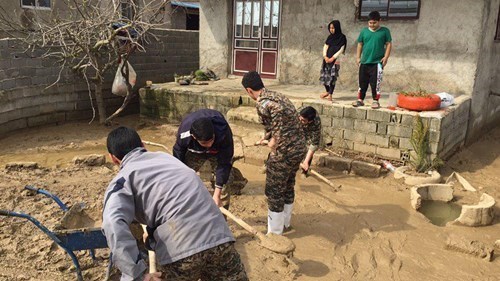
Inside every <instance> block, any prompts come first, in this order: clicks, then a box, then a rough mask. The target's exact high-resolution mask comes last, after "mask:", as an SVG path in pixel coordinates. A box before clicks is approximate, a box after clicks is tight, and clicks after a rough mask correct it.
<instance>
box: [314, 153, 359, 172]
mask: <svg viewBox="0 0 500 281" xmlns="http://www.w3.org/2000/svg"><path fill="white" fill-rule="evenodd" d="M352 161H353V160H352V159H349V158H342V157H337V156H323V157H322V160H321V163H322V164H323V166H324V167H328V168H331V169H333V170H335V171H350V170H351V163H352Z"/></svg>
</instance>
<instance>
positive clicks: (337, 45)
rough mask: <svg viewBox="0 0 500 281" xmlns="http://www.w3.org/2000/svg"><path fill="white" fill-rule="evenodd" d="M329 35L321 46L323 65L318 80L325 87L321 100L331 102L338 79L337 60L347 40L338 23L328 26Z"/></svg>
mask: <svg viewBox="0 0 500 281" xmlns="http://www.w3.org/2000/svg"><path fill="white" fill-rule="evenodd" d="M328 31H329V32H330V35H329V36H328V38H326V41H325V46H323V64H322V66H321V77H320V78H319V80H320V81H321V82H322V83H323V85H324V86H325V89H326V92H325V93H323V94H321V98H323V99H327V100H332V94H333V91H334V90H335V83H336V82H337V78H338V77H339V70H340V62H339V60H338V59H337V58H338V57H339V56H340V55H341V54H344V53H345V49H346V45H347V39H346V37H345V35H344V34H343V33H342V28H341V27H340V21H338V20H334V21H332V22H330V23H329V24H328Z"/></svg>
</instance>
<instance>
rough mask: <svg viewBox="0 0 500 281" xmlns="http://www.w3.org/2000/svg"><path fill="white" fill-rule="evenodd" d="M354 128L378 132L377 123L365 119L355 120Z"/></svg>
mask: <svg viewBox="0 0 500 281" xmlns="http://www.w3.org/2000/svg"><path fill="white" fill-rule="evenodd" d="M354 129H355V130H358V131H362V132H366V133H376V132H377V123H375V122H371V121H364V120H354Z"/></svg>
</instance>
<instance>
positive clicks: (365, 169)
mask: <svg viewBox="0 0 500 281" xmlns="http://www.w3.org/2000/svg"><path fill="white" fill-rule="evenodd" d="M380 169H381V167H380V165H375V164H370V163H366V162H362V161H353V162H352V164H351V171H352V172H353V173H354V174H356V175H358V176H362V177H368V178H377V177H379V176H380Z"/></svg>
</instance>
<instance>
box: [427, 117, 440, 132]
mask: <svg viewBox="0 0 500 281" xmlns="http://www.w3.org/2000/svg"><path fill="white" fill-rule="evenodd" d="M429 129H430V130H432V131H440V130H441V119H439V118H432V119H431V125H430V126H429Z"/></svg>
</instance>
